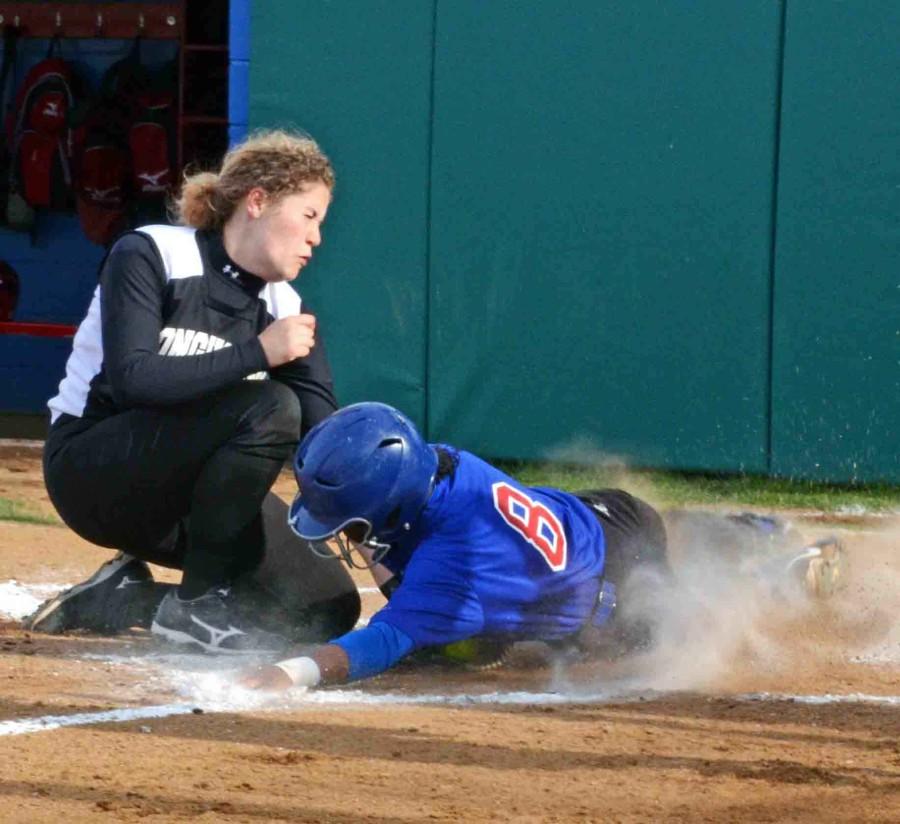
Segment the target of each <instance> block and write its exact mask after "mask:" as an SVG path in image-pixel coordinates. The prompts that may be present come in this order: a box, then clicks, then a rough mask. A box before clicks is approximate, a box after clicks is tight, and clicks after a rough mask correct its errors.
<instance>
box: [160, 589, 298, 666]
mask: <svg viewBox="0 0 900 824" xmlns="http://www.w3.org/2000/svg"><path fill="white" fill-rule="evenodd" d="M228 593H229V591H228V589H211V590H210V591H209V592H207V593H206V594H205V595H201V596H200V597H199V598H192V599H190V600H188V601H182V600H181V599H180V598H179V597H178V593H177V592H176V591H175V590H172V591H171V592H169V593H168V594H167V595H166V597H165V598H163V600H162V603H161V604H160V605H159V609H158V610H157V611H156V616H155V617H154V619H153V624H152V626H151V631H152V632H153V634H154V635H158V636H159V637H160V638H165V639H166V640H167V641H172V642H174V643H176V644H189V645H192V646H196V647H200V648H201V649H203V650H204V651H206V652H213V653H219V654H223V655H252V654H255V653H263V652H282V651H283V650H284V649H285V647H286V646H287V644H288V642H287V640H286V639H284V638H282V637H281V636H280V635H276V634H275V633H272V632H266V631H265V630H262V629H258V628H257V627H254V626H252V625H250V624H248V623H246V622H245V621H243V620H241V619H240V618H238V617H237V616H236V615H235V614H234V611H233V610H232V609H231V605H230V604H229V603H228Z"/></svg>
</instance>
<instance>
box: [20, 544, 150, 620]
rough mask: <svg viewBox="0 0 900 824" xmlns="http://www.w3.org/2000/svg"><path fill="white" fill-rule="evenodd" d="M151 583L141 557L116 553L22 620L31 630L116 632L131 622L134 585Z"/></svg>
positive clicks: (143, 586) (141, 585) (140, 585)
mask: <svg viewBox="0 0 900 824" xmlns="http://www.w3.org/2000/svg"><path fill="white" fill-rule="evenodd" d="M148 585H149V586H153V576H152V575H151V574H150V568H149V567H148V566H147V564H145V563H144V562H143V561H140V560H138V559H137V558H133V557H132V556H131V555H126V554H125V553H124V552H120V553H118V554H117V555H116V556H115V557H114V558H112V559H111V560H109V561H107V562H106V563H105V564H103V566H101V567H100V569H98V570H97V571H96V572H95V573H94V574H93V575H91V577H90V578H88V579H87V580H86V581H83V582H82V583H80V584H76V585H75V586H73V587H70V588H69V589H67V590H65V591H64V592H60V593H59V595H56V596H55V597H53V598H51V599H50V600H48V601H45V602H44V603H43V604H41V605H40V606H39V607H38V608H37V610H35V611H34V612H33V613H32V614H31V615H29V616H28V617H27V618H25V619H24V620H23V621H22V626H23V627H24V628H25V629H27V630H32V631H34V632H45V633H48V634H54V633H60V632H66V631H68V630H78V629H80V630H85V631H87V632H96V633H101V634H110V633H116V632H119V631H121V630H123V629H127V628H128V627H129V626H130V625H131V623H132V622H131V620H130V616H131V610H130V609H129V604H130V602H131V601H132V600H133V598H134V595H135V591H136V590H137V589H142V588H144V589H145V588H147V586H148Z"/></svg>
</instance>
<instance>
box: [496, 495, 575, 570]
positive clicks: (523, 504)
mask: <svg viewBox="0 0 900 824" xmlns="http://www.w3.org/2000/svg"><path fill="white" fill-rule="evenodd" d="M491 489H492V490H493V491H494V508H495V509H496V510H497V512H499V513H500V515H501V516H502V517H503V520H504V521H506V523H507V524H509V525H510V526H511V527H512V528H513V529H514V530H515V531H516V532H518V533H519V534H520V535H521V536H522V537H523V538H524V539H525V540H526V541H528V543H529V544H531V545H532V546H533V547H534V548H535V549H536V550H537V551H538V552H540V553H541V555H542V556H543V557H544V560H545V561H546V562H547V564H548V565H549V566H550V569H552V570H553V571H554V572H559V571H560V570H562V569H565V568H566V559H567V557H568V547H567V545H566V533H565V532H564V531H563V528H562V524H561V523H560V522H559V518H557V517H556V515H554V514H553V513H552V512H551V511H550V510H549V509H547V507H545V506H544V505H543V504H541V503H538V502H537V501H533V500H532V499H531V498H529V497H528V496H527V495H526V494H525V493H524V492H521V491H520V490H518V489H516V488H515V487H512V486H510V485H509V484H508V483H506V482H505V481H497V483H495V484H493V485H492V486H491Z"/></svg>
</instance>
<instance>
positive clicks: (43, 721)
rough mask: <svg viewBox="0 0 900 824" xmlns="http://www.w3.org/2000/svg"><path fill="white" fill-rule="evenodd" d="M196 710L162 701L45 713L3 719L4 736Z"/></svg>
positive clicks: (0, 726) (159, 716)
mask: <svg viewBox="0 0 900 824" xmlns="http://www.w3.org/2000/svg"><path fill="white" fill-rule="evenodd" d="M193 710H194V708H193V707H190V706H187V705H185V704H159V705H157V706H155V707H124V708H122V709H118V710H104V711H102V712H78V713H74V714H73V715H42V716H40V717H39V718H22V719H17V720H13V721H0V736H4V735H27V734H28V733H32V732H45V731H47V730H58V729H60V728H61V727H81V726H86V725H88V724H107V723H113V724H116V723H122V722H124V721H141V720H143V719H145V718H166V717H167V716H170V715H185V714H187V713H190V712H193Z"/></svg>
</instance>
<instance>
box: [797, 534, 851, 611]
mask: <svg viewBox="0 0 900 824" xmlns="http://www.w3.org/2000/svg"><path fill="white" fill-rule="evenodd" d="M787 569H788V572H789V573H790V574H791V575H793V576H794V577H795V578H798V579H800V580H801V581H802V583H803V587H804V588H805V590H806V592H807V593H809V594H810V595H812V596H813V597H816V598H830V597H831V596H832V595H834V593H835V592H837V591H838V590H839V589H840V588H841V587H842V586H843V585H844V584H845V583H846V579H847V553H846V552H845V550H844V547H843V545H842V544H841V542H840V541H839V540H838V539H837V538H836V537H834V536H833V535H832V536H829V537H828V538H822V539H821V540H819V541H816V542H815V543H813V544H810V545H809V546H808V547H805V548H804V549H803V551H802V552H801V553H800V554H799V555H797V556H796V557H794V558H792V559H791V561H790V563H789V564H788V567H787Z"/></svg>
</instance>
